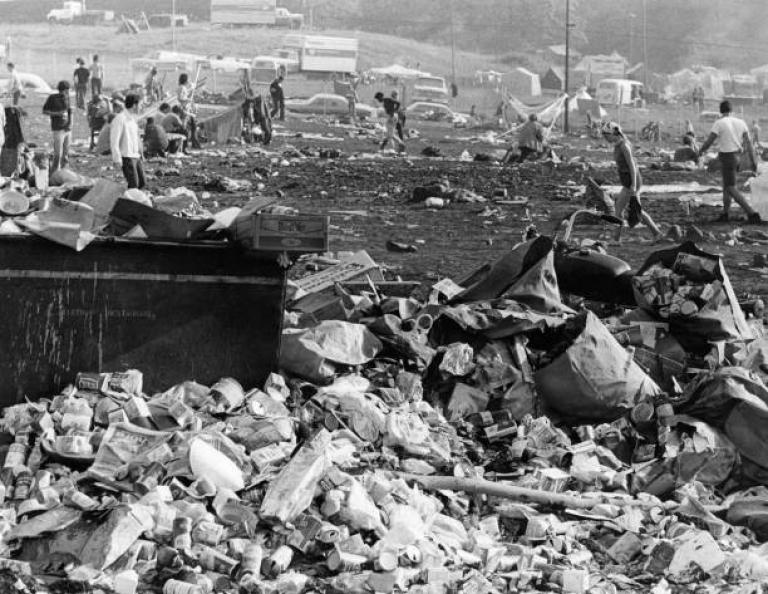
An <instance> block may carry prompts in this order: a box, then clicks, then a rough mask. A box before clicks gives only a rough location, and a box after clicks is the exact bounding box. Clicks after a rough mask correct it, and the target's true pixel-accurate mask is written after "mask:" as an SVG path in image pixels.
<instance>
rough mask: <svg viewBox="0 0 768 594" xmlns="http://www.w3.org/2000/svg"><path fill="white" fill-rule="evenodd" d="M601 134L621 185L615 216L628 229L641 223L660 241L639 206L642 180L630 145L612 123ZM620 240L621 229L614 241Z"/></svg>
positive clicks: (605, 126)
mask: <svg viewBox="0 0 768 594" xmlns="http://www.w3.org/2000/svg"><path fill="white" fill-rule="evenodd" d="M601 132H602V134H603V138H604V139H605V140H607V141H608V142H610V143H611V144H613V160H614V161H615V163H616V168H617V169H618V172H619V182H620V183H621V191H620V192H619V193H618V195H617V196H616V204H615V208H616V216H617V217H619V218H620V219H622V220H625V221H627V223H628V224H629V226H630V227H634V226H635V225H637V224H638V223H639V222H640V221H642V222H643V223H645V225H646V226H647V227H648V228H649V229H650V230H651V232H652V233H653V236H654V239H657V240H658V239H661V237H662V233H661V230H660V229H659V227H658V226H657V225H656V223H654V222H653V219H652V218H651V215H649V214H648V213H647V212H645V211H644V210H643V208H642V206H641V205H640V188H641V187H642V185H643V180H642V178H641V177H640V170H639V169H638V168H637V162H636V161H635V157H634V155H633V154H632V145H631V144H630V143H629V140H628V139H627V137H626V136H624V133H623V132H622V131H621V127H620V126H619V125H618V124H616V123H614V122H609V123H606V124H604V125H603V127H602V130H601ZM620 239H621V227H619V229H618V231H617V232H616V241H619V240H620Z"/></svg>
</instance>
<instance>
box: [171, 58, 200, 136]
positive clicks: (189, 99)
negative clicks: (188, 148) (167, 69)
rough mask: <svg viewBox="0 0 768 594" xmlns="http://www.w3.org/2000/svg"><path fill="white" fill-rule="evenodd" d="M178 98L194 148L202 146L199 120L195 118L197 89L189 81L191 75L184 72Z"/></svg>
mask: <svg viewBox="0 0 768 594" xmlns="http://www.w3.org/2000/svg"><path fill="white" fill-rule="evenodd" d="M176 98H177V99H178V101H179V108H180V109H181V114H182V119H183V121H184V126H185V128H186V130H187V137H188V138H189V141H190V142H191V143H192V148H193V149H199V148H200V142H199V141H198V139H197V120H196V119H195V103H194V99H195V89H194V87H193V86H192V83H191V82H189V76H188V75H187V74H186V73H185V72H183V73H181V74H180V75H179V88H178V89H177V91H176Z"/></svg>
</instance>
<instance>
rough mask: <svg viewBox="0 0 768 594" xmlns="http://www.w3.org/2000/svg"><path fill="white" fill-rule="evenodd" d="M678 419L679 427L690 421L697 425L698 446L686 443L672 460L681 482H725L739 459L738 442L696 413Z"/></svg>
mask: <svg viewBox="0 0 768 594" xmlns="http://www.w3.org/2000/svg"><path fill="white" fill-rule="evenodd" d="M675 422H676V424H677V426H678V427H679V426H680V425H687V426H689V427H692V428H693V429H694V433H693V435H692V436H691V437H692V442H693V444H694V447H693V448H688V447H684V448H683V449H682V450H681V451H680V452H679V453H678V455H677V457H676V458H674V461H673V464H672V468H673V470H674V471H675V475H676V477H677V480H678V483H689V482H691V481H693V480H696V481H699V482H700V483H702V484H704V485H709V486H717V485H720V484H722V483H724V482H725V481H726V480H727V479H728V477H729V476H730V474H731V472H732V471H733V469H734V467H735V466H736V462H737V460H738V454H737V451H736V446H735V445H734V444H733V443H732V442H731V440H729V439H728V438H727V437H726V436H725V434H723V433H722V432H720V431H718V430H717V429H715V428H714V427H711V426H710V425H707V424H706V423H703V422H702V421H699V420H697V419H694V418H692V417H688V416H685V415H679V416H676V417H675Z"/></svg>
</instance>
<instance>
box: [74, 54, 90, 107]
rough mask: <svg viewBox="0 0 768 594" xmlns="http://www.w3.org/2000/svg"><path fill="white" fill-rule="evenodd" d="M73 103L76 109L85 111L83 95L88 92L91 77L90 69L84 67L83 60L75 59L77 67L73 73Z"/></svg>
mask: <svg viewBox="0 0 768 594" xmlns="http://www.w3.org/2000/svg"><path fill="white" fill-rule="evenodd" d="M73 78H74V81H75V104H76V105H77V109H82V110H83V111H85V96H86V95H87V94H88V82H89V81H90V79H91V71H90V70H89V69H88V68H86V67H85V60H83V59H82V58H78V59H77V68H75V73H74V76H73Z"/></svg>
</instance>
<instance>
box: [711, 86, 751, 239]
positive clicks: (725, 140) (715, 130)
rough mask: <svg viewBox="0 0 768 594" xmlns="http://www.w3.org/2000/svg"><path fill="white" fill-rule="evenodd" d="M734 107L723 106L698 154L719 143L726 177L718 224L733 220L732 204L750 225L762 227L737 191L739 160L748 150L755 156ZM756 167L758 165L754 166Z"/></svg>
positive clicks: (747, 203) (746, 132) (721, 104)
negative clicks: (731, 215)
mask: <svg viewBox="0 0 768 594" xmlns="http://www.w3.org/2000/svg"><path fill="white" fill-rule="evenodd" d="M732 113H733V108H732V107H731V102H730V101H723V102H722V103H720V119H718V120H717V121H716V122H715V123H714V125H713V126H712V131H711V132H710V133H709V137H708V138H707V139H706V140H705V141H704V144H702V145H701V150H700V151H699V155H703V154H705V153H706V152H707V149H709V147H710V146H712V145H713V144H715V143H717V145H718V150H719V152H718V155H717V158H718V159H719V160H720V167H721V170H722V171H721V173H722V177H723V212H722V214H721V215H720V216H719V217H718V218H717V222H719V223H727V222H728V221H730V209H731V202H732V201H733V200H735V201H736V204H738V205H739V206H741V208H742V209H744V212H746V213H747V222H748V223H750V224H752V225H761V224H763V220H762V219H761V218H760V215H759V214H758V213H757V212H755V210H754V209H753V208H752V206H751V205H750V204H749V202H747V200H746V198H744V195H743V194H742V193H741V192H739V191H738V190H737V189H736V173H737V172H738V170H739V161H740V160H741V155H742V153H743V152H744V151H745V150H746V151H749V152H750V154H753V150H754V149H753V147H752V141H751V139H750V138H749V128H747V124H746V122H744V120H741V119H739V118H737V117H734V116H733V115H732ZM755 165H756V164H755Z"/></svg>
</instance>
